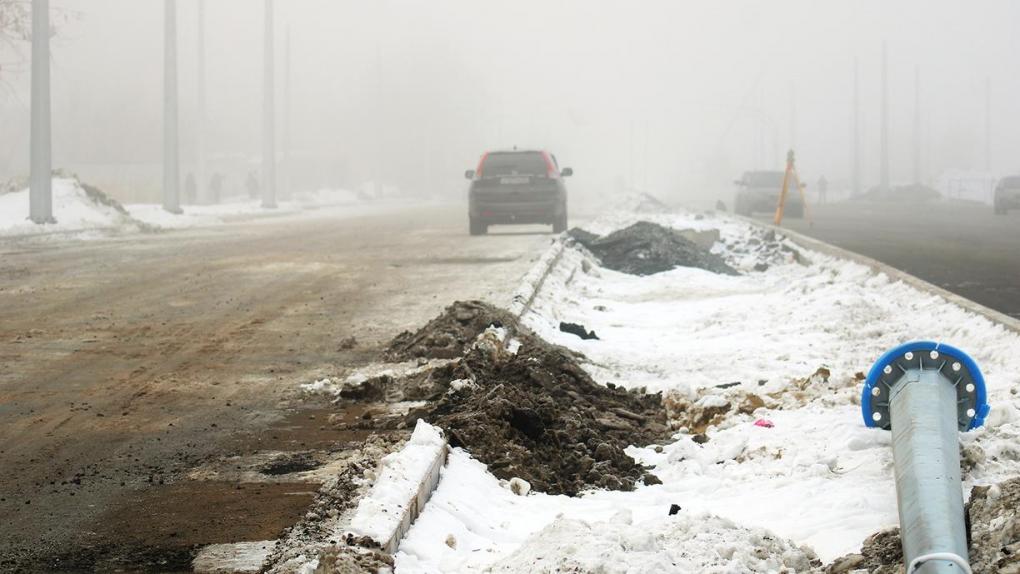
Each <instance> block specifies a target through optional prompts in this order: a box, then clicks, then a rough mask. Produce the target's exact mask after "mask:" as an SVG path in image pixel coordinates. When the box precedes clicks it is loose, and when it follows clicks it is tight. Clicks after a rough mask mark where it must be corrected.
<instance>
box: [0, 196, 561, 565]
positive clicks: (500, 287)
mask: <svg viewBox="0 0 1020 574" xmlns="http://www.w3.org/2000/svg"><path fill="white" fill-rule="evenodd" d="M385 211H386V212H385V213H375V214H373V215H363V216H357V217H350V216H345V215H344V214H343V213H338V212H334V213H329V212H322V213H318V214H316V215H313V216H304V217H276V218H268V219H261V220H258V221H251V222H247V223H234V224H231V225H226V226H221V227H218V228H210V229H203V230H190V231H178V232H168V233H160V234H142V235H132V236H126V237H112V238H105V239H95V240H87V241H73V240H66V239H63V240H62V239H59V238H47V239H43V240H32V241H16V242H11V241H7V242H0V570H2V571H5V572H6V571H16V570H24V571H48V570H58V569H62V570H75V571H78V570H81V571H92V570H94V569H98V570H118V569H122V568H123V569H126V570H129V571H131V570H135V569H143V570H149V569H156V570H175V569H186V567H187V564H188V562H187V561H188V560H189V559H190V556H191V552H192V550H193V549H194V548H195V547H197V546H200V545H203V544H209V543H221V542H235V541H244V540H265V539H272V538H274V537H276V536H277V535H279V532H280V530H281V529H282V528H284V527H286V526H289V525H290V524H292V523H293V522H294V521H295V520H296V519H297V517H299V516H301V515H302V514H303V512H304V510H305V508H306V507H307V505H308V503H309V502H310V501H311V497H312V494H313V493H314V491H315V489H316V486H317V485H314V484H304V485H300V484H278V483H272V482H268V483H259V484H256V485H244V484H241V483H237V484H235V483H233V482H229V483H220V484H216V483H209V484H201V485H196V484H195V483H190V482H187V481H185V480H183V477H184V476H185V474H186V473H187V471H188V470H189V469H192V468H194V467H195V466H196V465H198V464H201V463H203V462H208V461H210V460H215V459H216V458H218V457H220V458H221V457H225V456H228V455H232V454H237V453H243V452H251V451H254V450H265V449H272V450H279V449H285V448H289V446H293V447H295V448H298V447H300V448H313V447H315V446H316V445H321V444H326V443H331V442H335V441H336V440H339V439H340V438H343V437H340V436H339V435H336V434H335V433H334V434H331V433H330V429H329V428H327V427H324V426H323V422H322V419H323V418H325V417H323V416H321V415H320V417H319V420H318V421H316V420H315V414H314V413H315V412H316V411H314V410H308V409H313V408H314V407H315V405H307V404H304V401H307V400H308V399H305V398H303V397H302V396H301V394H300V393H299V392H298V391H297V387H298V385H299V384H301V383H305V382H310V381H314V380H316V379H318V378H321V377H324V376H329V375H337V374H342V373H343V372H345V370H347V369H349V368H350V367H352V366H357V365H360V364H364V363H366V362H367V361H369V360H371V359H372V358H374V357H375V356H376V354H377V352H378V350H379V348H380V346H381V345H382V344H383V343H384V342H386V341H388V340H389V339H390V338H392V337H393V336H395V335H396V334H398V333H399V332H401V331H402V330H405V329H412V328H417V327H418V326H420V325H422V324H424V322H425V321H427V320H428V319H430V318H431V317H433V316H434V315H436V314H438V313H439V312H440V311H441V310H442V308H443V307H445V306H446V305H448V304H449V303H451V302H453V301H454V300H456V299H465V298H481V299H487V300H490V301H492V302H494V303H497V304H504V305H505V304H507V303H508V298H509V296H510V292H511V290H512V289H513V288H514V287H515V286H516V285H517V283H518V280H519V278H520V276H521V275H523V274H524V273H525V272H526V271H527V270H528V269H529V268H530V266H531V265H532V263H533V261H534V260H535V259H536V258H537V257H538V255H540V253H541V252H542V251H543V249H544V247H545V246H546V245H548V243H549V241H550V236H549V235H548V232H547V229H546V228H536V230H535V231H539V230H540V231H541V232H540V233H521V229H517V230H516V231H517V233H513V234H502V235H500V234H498V231H499V230H498V229H497V230H496V232H497V233H496V234H493V235H490V236H487V237H479V238H471V237H469V236H468V234H467V217H466V206H460V205H453V206H449V205H448V206H436V205H431V206H421V205H409V206H404V207H393V208H390V209H388V210H385ZM349 337H354V338H356V340H357V343H356V344H355V345H353V347H352V348H347V347H348V345H341V341H342V340H344V339H347V338H349ZM320 408H321V406H320ZM309 413H310V414H309ZM125 545H127V546H125Z"/></svg>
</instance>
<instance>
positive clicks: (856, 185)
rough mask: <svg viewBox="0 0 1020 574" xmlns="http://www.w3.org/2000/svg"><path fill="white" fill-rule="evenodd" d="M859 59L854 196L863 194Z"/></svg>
mask: <svg viewBox="0 0 1020 574" xmlns="http://www.w3.org/2000/svg"><path fill="white" fill-rule="evenodd" d="M858 68H859V66H858V62H857V58H854V111H853V117H854V127H853V130H852V131H853V138H854V141H853V175H852V182H853V189H852V192H853V195H854V196H857V195H860V193H861V86H860V73H859V69H858Z"/></svg>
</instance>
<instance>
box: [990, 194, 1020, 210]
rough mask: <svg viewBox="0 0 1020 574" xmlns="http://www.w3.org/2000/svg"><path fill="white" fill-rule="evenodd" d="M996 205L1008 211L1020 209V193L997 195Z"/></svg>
mask: <svg viewBox="0 0 1020 574" xmlns="http://www.w3.org/2000/svg"><path fill="white" fill-rule="evenodd" d="M995 204H996V205H998V206H999V207H1004V208H1006V209H1020V192H1005V193H1001V192H1000V193H997V194H995Z"/></svg>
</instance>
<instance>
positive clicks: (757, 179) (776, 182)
mask: <svg viewBox="0 0 1020 574" xmlns="http://www.w3.org/2000/svg"><path fill="white" fill-rule="evenodd" d="M785 176H786V174H785V173H783V172H781V171H755V172H751V173H749V174H747V175H746V176H744V184H745V185H747V186H749V187H780V186H782V185H783V177H785Z"/></svg>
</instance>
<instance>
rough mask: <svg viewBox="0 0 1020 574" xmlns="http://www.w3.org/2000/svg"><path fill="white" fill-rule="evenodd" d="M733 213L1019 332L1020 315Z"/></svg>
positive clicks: (796, 241)
mask: <svg viewBox="0 0 1020 574" xmlns="http://www.w3.org/2000/svg"><path fill="white" fill-rule="evenodd" d="M734 217H737V218H738V219H740V220H742V221H746V222H748V223H751V224H752V225H757V226H759V227H764V228H766V229H772V230H774V231H775V232H776V233H780V234H782V235H785V236H786V237H788V238H789V239H790V240H791V241H793V242H794V243H796V244H797V245H799V246H801V247H803V248H804V249H810V250H811V251H817V252H819V253H821V254H823V255H829V256H830V257H839V258H841V259H849V260H850V261H853V262H855V263H859V264H861V265H864V266H865V267H868V268H869V269H871V271H872V272H874V273H876V274H877V273H884V274H885V275H887V276H889V278H890V279H893V280H895V281H902V282H903V283H906V284H907V285H910V286H911V287H914V288H915V289H918V290H920V291H924V292H927V293H931V294H932V295H938V296H939V297H942V298H943V299H945V300H946V301H949V302H950V303H953V304H955V305H957V306H959V307H962V308H963V309H965V310H967V311H970V312H971V313H974V314H975V315H980V316H981V317H984V318H985V319H988V320H989V321H991V322H992V323H997V324H999V325H1002V326H1003V327H1005V328H1006V329H1009V330H1010V331H1013V332H1014V333H1017V334H1020V319H1016V318H1014V317H1010V316H1009V315H1006V314H1005V313H1000V312H999V311H996V310H995V309H989V308H988V307H985V306H984V305H981V304H980V303H975V302H974V301H971V300H970V299H967V298H965V297H961V296H959V295H957V294H956V293H952V292H950V291H946V290H945V289H943V288H942V287H939V286H938V285H933V284H931V283H929V282H927V281H925V280H924V279H920V278H918V277H915V276H913V275H911V274H909V273H906V272H904V271H901V270H899V269H896V268H895V267H892V266H890V265H887V264H885V263H882V262H881V261H878V260H875V259H872V258H871V257H867V256H865V255H861V254H859V253H854V252H853V251H849V250H846V249H843V248H842V247H836V246H835V245H831V244H829V243H826V242H824V241H821V240H818V239H814V238H811V237H808V236H806V235H803V234H801V233H799V232H796V231H792V230H790V229H786V228H783V227H778V226H775V225H772V224H769V223H763V222H761V221H756V220H754V219H751V218H748V217H742V216H739V215H736V216H734Z"/></svg>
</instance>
